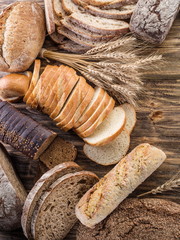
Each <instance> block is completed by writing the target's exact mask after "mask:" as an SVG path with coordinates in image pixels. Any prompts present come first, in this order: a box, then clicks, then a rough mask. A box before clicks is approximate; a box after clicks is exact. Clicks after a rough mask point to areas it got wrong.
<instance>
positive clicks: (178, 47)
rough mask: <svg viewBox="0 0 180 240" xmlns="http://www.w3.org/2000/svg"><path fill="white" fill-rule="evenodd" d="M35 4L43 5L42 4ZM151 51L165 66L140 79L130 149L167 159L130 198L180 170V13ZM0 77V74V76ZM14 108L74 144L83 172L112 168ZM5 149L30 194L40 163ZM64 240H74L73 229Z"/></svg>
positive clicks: (173, 194)
mask: <svg viewBox="0 0 180 240" xmlns="http://www.w3.org/2000/svg"><path fill="white" fill-rule="evenodd" d="M11 2H13V1H11V0H3V1H2V0H1V2H0V10H2V9H3V8H4V7H5V6H6V5H7V4H9V3H11ZM38 2H40V3H41V4H42V5H43V3H42V1H38ZM45 47H46V48H52V47H55V45H54V44H53V43H52V42H51V41H50V40H49V39H47V40H46V43H45ZM150 51H152V52H154V51H157V52H158V53H161V54H163V56H164V63H163V64H161V66H158V67H156V66H155V67H154V68H152V70H151V71H149V72H144V77H143V80H144V82H145V86H146V88H147V91H146V92H148V93H149V94H148V96H147V98H146V99H145V100H144V99H142V100H141V105H140V107H139V108H138V109H137V119H138V120H137V124H136V127H135V129H134V131H133V133H132V135H131V146H130V150H132V149H133V148H134V147H135V146H137V145H138V144H140V143H143V142H148V143H150V144H153V145H155V146H157V147H159V148H161V149H162V150H164V151H165V153H166V154H167V160H166V161H165V162H164V163H163V164H162V165H161V166H160V168H159V169H158V170H157V171H155V172H154V173H153V174H152V175H151V176H150V177H149V178H148V179H147V180H146V181H145V182H144V183H143V184H141V186H139V187H138V188H137V189H136V190H135V191H134V192H133V193H132V195H131V196H133V197H136V196H137V195H138V194H140V193H143V192H145V191H149V190H151V189H152V188H155V187H157V186H159V185H160V184H163V183H164V182H165V181H167V180H168V179H170V178H171V177H172V176H174V175H175V174H176V173H177V172H178V171H179V170H180V147H179V146H180V14H179V15H178V16H177V19H176V21H175V23H174V25H173V27H172V29H171V31H170V33H169V35H168V37H167V39H166V41H165V42H164V43H163V44H162V45H161V46H160V47H158V48H152V49H151V50H150ZM44 64H46V62H44ZM3 74H4V73H0V76H2V75H3ZM15 106H16V107H17V108H18V109H20V110H21V111H22V112H24V113H26V114H27V115H29V116H31V117H32V118H34V119H35V120H37V121H39V122H40V123H42V124H44V125H45V126H47V127H49V128H50V129H52V130H54V131H56V132H57V133H58V134H59V136H61V137H62V138H64V139H66V140H69V141H71V142H73V143H74V144H75V146H76V147H77V148H78V156H77V159H76V162H77V163H78V164H79V165H81V166H82V167H83V168H84V169H86V170H90V171H93V172H95V173H96V174H97V175H98V176H99V177H102V176H103V175H104V174H105V173H107V172H108V171H109V170H110V169H111V168H112V167H113V166H110V167H103V166H100V165H97V164H95V163H94V162H92V161H90V160H89V159H87V158H86V157H85V155H84V153H83V151H82V147H83V145H84V143H83V141H82V140H81V139H80V138H79V137H78V136H77V135H76V134H75V133H74V132H73V131H69V132H68V133H64V132H63V131H61V130H59V129H58V128H57V127H56V126H55V124H54V123H53V122H52V121H51V120H50V118H49V117H48V116H46V115H44V114H42V113H40V112H38V111H34V110H32V109H30V108H28V107H26V105H25V104H24V103H18V104H15ZM6 147H7V149H8V151H9V153H10V155H11V156H12V163H13V166H14V168H15V170H16V172H17V174H18V176H19V178H20V179H21V180H22V182H23V184H24V186H25V188H26V189H27V191H29V190H30V189H31V188H32V186H33V185H34V183H35V181H36V180H37V179H38V178H39V177H40V174H41V171H40V164H39V162H38V161H33V160H31V159H27V158H26V157H24V156H23V155H21V154H20V153H18V152H16V151H14V149H12V148H11V147H9V146H6ZM130 150H129V151H130ZM149 197H156V198H163V199H169V200H171V201H175V202H178V203H180V192H177V191H169V192H164V193H163V194H158V195H154V196H152V195H150V196H149ZM11 239H12V240H16V239H21V240H23V239H26V238H25V237H24V236H23V234H22V231H21V230H19V231H16V232H13V233H0V240H11ZM66 239H68V240H74V239H76V238H75V228H74V229H72V231H71V232H70V234H69V235H68V236H67V238H66Z"/></svg>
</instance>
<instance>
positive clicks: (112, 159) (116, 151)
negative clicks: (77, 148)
mask: <svg viewBox="0 0 180 240" xmlns="http://www.w3.org/2000/svg"><path fill="white" fill-rule="evenodd" d="M129 146H130V135H129V133H128V132H127V131H126V130H125V129H124V130H122V132H121V133H120V134H119V135H118V136H117V137H116V138H115V139H114V140H113V141H111V142H110V143H108V144H106V145H104V146H98V147H96V146H91V145H89V144H85V145H84V147H83V151H84V153H85V155H86V156H87V157H88V158H89V159H91V160H92V161H94V162H96V163H97V164H100V165H104V166H109V165H112V164H116V163H118V162H119V161H120V160H121V159H122V158H123V157H124V156H125V155H126V154H127V152H128V149H129Z"/></svg>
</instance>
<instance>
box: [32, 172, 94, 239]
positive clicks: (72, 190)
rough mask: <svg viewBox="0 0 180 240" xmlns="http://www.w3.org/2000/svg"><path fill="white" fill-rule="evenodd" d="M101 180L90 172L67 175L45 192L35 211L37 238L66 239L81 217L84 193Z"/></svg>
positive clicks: (34, 226) (33, 220)
mask: <svg viewBox="0 0 180 240" xmlns="http://www.w3.org/2000/svg"><path fill="white" fill-rule="evenodd" d="M97 181H98V177H97V176H96V175H95V174H93V173H91V172H87V171H81V172H77V173H70V174H66V175H65V176H63V177H61V178H59V179H57V180H56V181H55V182H54V183H53V184H52V185H51V187H50V188H51V190H50V191H47V192H44V194H43V195H41V198H40V200H39V202H38V204H37V206H36V210H35V211H34V214H33V218H32V222H31V226H32V234H33V237H34V239H36V240H47V239H48V240H54V239H59V240H62V239H63V238H64V237H65V236H66V235H67V233H68V232H69V231H70V229H71V228H72V227H73V225H74V224H75V223H76V221H77V218H76V215H75V206H76V204H77V202H78V201H79V199H80V198H81V197H82V196H83V194H84V193H85V192H86V191H87V190H88V189H89V188H90V187H92V186H93V185H94V184H95V183H96V182H97Z"/></svg>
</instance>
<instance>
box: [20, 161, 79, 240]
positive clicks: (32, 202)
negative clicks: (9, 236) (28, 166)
mask: <svg viewBox="0 0 180 240" xmlns="http://www.w3.org/2000/svg"><path fill="white" fill-rule="evenodd" d="M78 171H81V168H80V166H78V165H77V164H76V163H74V162H66V163H62V164H59V165H57V166H56V167H54V168H53V169H51V170H49V171H47V172H46V173H45V174H44V175H42V177H41V178H40V179H39V180H38V181H37V182H36V184H35V185H34V187H33V188H32V189H31V191H30V192H29V194H28V196H27V198H26V201H25V203H24V207H23V213H22V217H21V224H22V228H23V232H24V235H25V236H26V237H27V238H28V239H32V234H31V220H32V215H33V212H34V210H35V207H36V204H37V202H38V201H39V200H40V198H41V196H42V195H43V193H44V192H46V191H49V187H50V186H51V184H53V183H54V182H55V181H56V180H57V179H59V178H60V177H62V176H64V175H65V174H68V173H74V172H78Z"/></svg>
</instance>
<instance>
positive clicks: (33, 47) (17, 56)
mask: <svg viewBox="0 0 180 240" xmlns="http://www.w3.org/2000/svg"><path fill="white" fill-rule="evenodd" d="M0 22H1V23H2V27H1V28H0V71H4V72H21V71H25V70H27V69H28V68H29V66H30V65H31V64H32V63H33V61H34V60H35V58H36V57H37V55H38V53H39V52H40V50H41V48H42V45H43V43H44V39H45V18H44V11H43V9H42V8H41V7H40V5H39V4H37V3H35V2H31V1H29V2H28V1H25V2H15V3H13V4H11V5H10V6H8V7H7V8H6V9H5V10H4V11H3V12H2V14H1V15H0Z"/></svg>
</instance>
